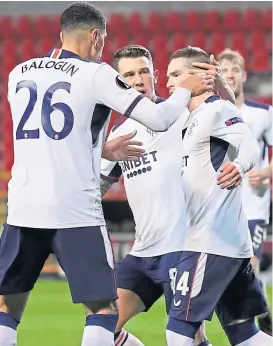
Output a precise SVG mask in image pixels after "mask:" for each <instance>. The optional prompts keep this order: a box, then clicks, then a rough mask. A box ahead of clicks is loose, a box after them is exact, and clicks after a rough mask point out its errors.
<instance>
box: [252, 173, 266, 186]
mask: <svg viewBox="0 0 273 346" xmlns="http://www.w3.org/2000/svg"><path fill="white" fill-rule="evenodd" d="M262 173H263V172H262V171H261V170H256V169H252V170H251V171H250V172H248V181H249V184H250V185H251V186H252V187H259V186H261V185H262V183H263V181H264V180H265V178H264V176H263V174H262Z"/></svg>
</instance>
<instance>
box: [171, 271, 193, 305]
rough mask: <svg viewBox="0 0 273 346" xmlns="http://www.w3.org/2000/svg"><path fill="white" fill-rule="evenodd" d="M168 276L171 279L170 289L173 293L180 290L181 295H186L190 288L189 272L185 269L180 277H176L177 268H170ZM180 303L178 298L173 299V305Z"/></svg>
mask: <svg viewBox="0 0 273 346" xmlns="http://www.w3.org/2000/svg"><path fill="white" fill-rule="evenodd" d="M169 276H170V280H171V283H170V284H171V290H172V292H173V295H175V294H176V292H179V291H180V292H181V295H182V296H186V295H187V293H188V292H189V290H190V288H189V286H188V282H189V277H190V273H189V272H187V271H185V272H184V273H183V274H182V275H181V276H180V278H177V269H176V268H171V269H170V270H169ZM180 304H181V300H178V301H177V302H176V301H175V299H174V305H175V306H179V305H180Z"/></svg>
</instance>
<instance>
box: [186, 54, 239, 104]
mask: <svg viewBox="0 0 273 346" xmlns="http://www.w3.org/2000/svg"><path fill="white" fill-rule="evenodd" d="M210 62H211V64H206V63H199V62H194V63H193V64H192V65H193V67H196V68H199V69H202V70H205V71H206V74H207V75H210V76H211V77H212V78H213V79H214V81H215V91H217V92H218V94H219V96H220V97H221V98H222V99H223V100H227V101H230V102H231V103H233V104H234V105H235V104H236V98H235V94H234V92H233V91H232V89H231V87H230V86H229V85H228V83H227V81H226V80H225V77H224V76H223V73H222V70H221V66H220V64H219V63H218V62H217V61H216V60H215V57H214V55H213V54H211V56H210ZM190 73H200V70H196V69H192V70H190Z"/></svg>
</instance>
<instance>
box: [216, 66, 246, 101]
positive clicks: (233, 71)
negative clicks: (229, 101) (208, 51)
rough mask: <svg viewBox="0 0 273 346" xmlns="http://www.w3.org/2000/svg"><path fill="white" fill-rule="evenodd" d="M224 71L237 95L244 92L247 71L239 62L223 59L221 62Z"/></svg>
mask: <svg viewBox="0 0 273 346" xmlns="http://www.w3.org/2000/svg"><path fill="white" fill-rule="evenodd" d="M220 65H221V69H222V73H223V75H224V77H225V79H226V81H227V83H228V84H229V86H230V87H231V89H232V90H233V92H234V94H235V96H236V97H238V95H240V94H241V93H242V92H243V85H244V83H245V81H246V72H245V71H244V70H243V69H242V67H241V65H240V63H239V62H236V61H230V60H226V59H224V60H222V61H221V63H220Z"/></svg>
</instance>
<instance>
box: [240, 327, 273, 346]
mask: <svg viewBox="0 0 273 346" xmlns="http://www.w3.org/2000/svg"><path fill="white" fill-rule="evenodd" d="M272 341H273V338H272V337H271V336H269V335H267V334H265V333H263V332H262V331H259V332H258V333H257V334H255V335H254V336H252V338H250V339H248V340H245V341H243V342H241V343H240V344H237V345H235V346H272Z"/></svg>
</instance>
